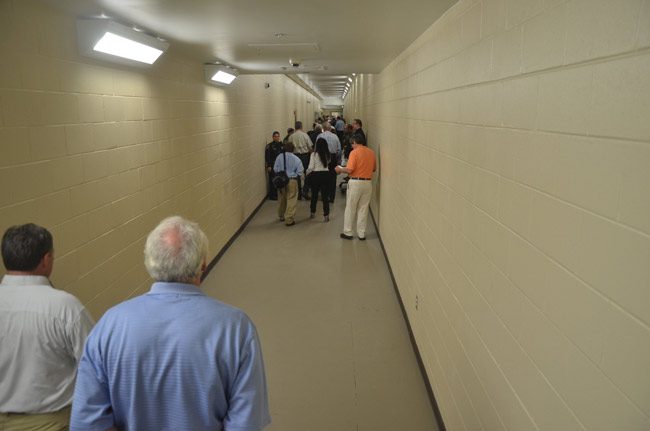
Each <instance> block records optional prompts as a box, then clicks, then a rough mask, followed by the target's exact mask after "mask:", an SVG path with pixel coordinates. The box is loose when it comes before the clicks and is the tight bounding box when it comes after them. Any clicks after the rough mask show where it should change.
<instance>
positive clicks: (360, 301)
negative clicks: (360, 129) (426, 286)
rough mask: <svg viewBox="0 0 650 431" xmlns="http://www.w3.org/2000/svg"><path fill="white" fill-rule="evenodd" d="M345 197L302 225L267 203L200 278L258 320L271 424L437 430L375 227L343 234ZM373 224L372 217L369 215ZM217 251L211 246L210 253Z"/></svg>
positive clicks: (305, 428)
mask: <svg viewBox="0 0 650 431" xmlns="http://www.w3.org/2000/svg"><path fill="white" fill-rule="evenodd" d="M344 208H345V197H344V196H341V195H340V193H339V194H338V195H337V198H336V202H335V204H334V205H333V208H332V212H331V220H330V222H329V223H324V222H322V207H321V203H320V202H319V209H318V213H317V217H316V218H315V219H309V205H308V202H306V201H299V202H298V211H297V214H296V225H295V226H292V227H285V225H284V223H281V222H279V221H278V219H277V216H276V212H277V202H274V201H266V202H265V203H264V204H263V205H262V207H261V208H260V210H259V211H258V213H257V214H256V215H255V217H254V218H253V219H252V220H251V222H250V223H249V224H248V226H247V227H246V228H245V230H244V231H243V232H242V233H241V235H240V236H239V237H238V238H237V239H236V241H235V242H234V243H233V244H232V245H231V247H230V248H229V249H228V250H227V252H226V253H225V254H224V255H223V257H222V258H221V259H220V260H219V262H218V263H217V264H216V266H215V267H214V268H213V269H212V271H211V272H210V274H209V275H208V277H207V278H206V280H205V281H204V283H203V288H204V289H205V291H206V292H208V294H210V295H212V296H213V297H215V298H218V299H220V300H222V301H224V302H226V303H229V304H232V305H234V306H236V307H239V308H241V309H243V310H244V311H245V312H246V313H247V314H248V315H249V316H250V317H251V318H252V319H253V321H254V322H255V324H256V326H257V329H258V332H259V335H260V339H261V342H262V348H263V352H264V356H265V364H266V372H267V381H268V386H269V397H270V410H271V416H272V421H273V422H272V424H271V426H270V427H269V428H267V429H268V430H271V431H320V430H322V431H383V430H386V431H388V430H391V431H394V430H408V431H432V430H433V431H435V430H437V429H438V428H437V425H436V421H435V416H434V413H433V410H432V408H431V405H430V402H429V398H428V396H427V392H426V389H425V386H424V383H423V378H422V375H421V373H420V370H419V368H418V365H417V360H416V357H415V354H414V352H413V349H412V347H411V343H410V341H409V336H408V332H407V328H406V324H405V321H404V318H403V316H402V313H401V310H400V306H399V303H398V299H397V297H396V294H395V291H394V289H393V285H392V282H391V278H390V274H389V270H388V267H387V265H386V262H385V260H384V257H383V254H382V250H381V245H380V242H379V239H378V236H377V232H376V230H375V227H374V226H372V225H369V226H368V231H367V240H366V241H364V242H362V241H359V240H357V239H356V238H355V239H354V240H353V241H347V240H342V239H340V238H339V233H340V231H341V228H342V224H343V210H344ZM370 224H372V222H371V221H370ZM213 252H214V251H213Z"/></svg>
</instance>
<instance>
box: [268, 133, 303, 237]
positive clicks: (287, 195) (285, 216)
mask: <svg viewBox="0 0 650 431" xmlns="http://www.w3.org/2000/svg"><path fill="white" fill-rule="evenodd" d="M293 150H294V147H293V144H292V143H291V142H287V143H286V144H284V152H282V153H280V154H279V155H278V157H276V159H275V164H274V165H273V171H274V172H275V173H276V174H277V173H280V172H282V171H284V172H286V173H287V176H288V177H289V183H288V184H287V185H286V186H284V187H283V188H281V189H278V196H279V199H278V218H279V219H280V221H283V222H284V223H285V224H286V225H287V226H293V225H294V224H296V221H295V219H294V217H295V215H296V205H297V203H298V179H299V178H300V177H301V176H302V174H303V172H304V170H303V164H302V161H301V160H300V159H299V158H298V156H296V155H295V154H293ZM285 160H286V161H287V162H286V166H285V162H284V161H285Z"/></svg>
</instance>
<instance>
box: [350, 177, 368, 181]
mask: <svg viewBox="0 0 650 431" xmlns="http://www.w3.org/2000/svg"><path fill="white" fill-rule="evenodd" d="M350 179H351V180H361V181H370V180H372V178H357V177H350Z"/></svg>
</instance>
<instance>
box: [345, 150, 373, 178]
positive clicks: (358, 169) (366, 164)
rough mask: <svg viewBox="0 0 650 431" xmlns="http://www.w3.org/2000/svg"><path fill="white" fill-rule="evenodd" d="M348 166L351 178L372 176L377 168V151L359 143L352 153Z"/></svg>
mask: <svg viewBox="0 0 650 431" xmlns="http://www.w3.org/2000/svg"><path fill="white" fill-rule="evenodd" d="M346 168H347V169H348V174H349V175H350V177H351V178H372V173H373V172H375V170H376V169H377V162H376V160H375V152H374V151H372V150H371V149H370V148H368V147H366V146H365V145H358V146H357V148H355V149H354V150H352V152H351V153H350V159H349V160H348V164H347V166H346Z"/></svg>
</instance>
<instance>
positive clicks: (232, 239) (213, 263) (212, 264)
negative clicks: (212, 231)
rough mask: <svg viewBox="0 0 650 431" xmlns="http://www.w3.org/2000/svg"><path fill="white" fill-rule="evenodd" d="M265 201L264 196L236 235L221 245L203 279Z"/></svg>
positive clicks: (202, 277)
mask: <svg viewBox="0 0 650 431" xmlns="http://www.w3.org/2000/svg"><path fill="white" fill-rule="evenodd" d="M264 202H266V197H264V199H262V202H260V204H259V205H258V206H257V208H255V209H254V210H253V212H252V213H251V215H249V216H248V218H247V219H246V220H245V221H244V223H243V224H242V225H241V226H240V227H239V229H237V232H235V233H234V235H233V236H231V237H230V239H229V240H228V242H227V243H226V244H225V245H224V246H223V247H221V250H219V253H217V255H216V256H215V257H214V259H212V260H211V261H210V263H209V264H208V267H207V268H206V269H205V271H204V272H203V275H202V276H201V281H203V280H205V277H207V276H208V274H210V271H212V268H214V266H215V265H216V264H217V262H219V259H221V257H222V256H223V255H224V253H225V252H226V251H227V250H228V248H229V247H230V246H231V245H232V243H233V242H235V240H236V239H237V237H238V236H239V234H240V233H242V232H243V230H244V229H245V228H246V226H247V225H248V223H250V221H251V220H252V219H253V217H255V214H257V212H258V211H259V210H260V208H262V205H264Z"/></svg>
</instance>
